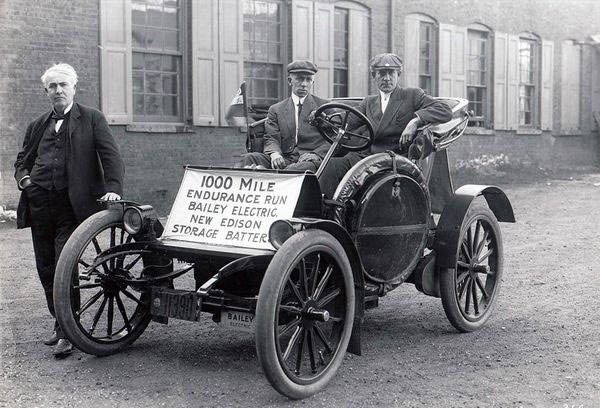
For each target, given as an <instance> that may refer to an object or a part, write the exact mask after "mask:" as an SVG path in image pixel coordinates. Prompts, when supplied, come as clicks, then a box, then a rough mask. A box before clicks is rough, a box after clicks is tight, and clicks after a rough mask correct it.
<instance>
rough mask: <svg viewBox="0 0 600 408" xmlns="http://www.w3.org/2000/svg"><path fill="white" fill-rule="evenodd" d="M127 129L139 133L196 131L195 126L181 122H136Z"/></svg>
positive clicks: (126, 129) (126, 128)
mask: <svg viewBox="0 0 600 408" xmlns="http://www.w3.org/2000/svg"><path fill="white" fill-rule="evenodd" d="M125 131H127V132H138V133H195V130H194V127H193V126H187V125H184V124H181V123H173V124H171V123H134V124H131V125H127V126H126V127H125Z"/></svg>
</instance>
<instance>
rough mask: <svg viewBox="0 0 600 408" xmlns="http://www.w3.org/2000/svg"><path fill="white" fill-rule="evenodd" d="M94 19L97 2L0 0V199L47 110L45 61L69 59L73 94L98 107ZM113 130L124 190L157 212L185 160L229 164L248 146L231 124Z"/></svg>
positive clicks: (7, 200)
mask: <svg viewBox="0 0 600 408" xmlns="http://www.w3.org/2000/svg"><path fill="white" fill-rule="evenodd" d="M98 24H99V22H98V2H97V1H90V0H73V1H63V0H54V1H49V0H43V1H39V0H2V3H0V39H1V40H2V41H0V55H1V56H2V58H0V71H1V72H2V75H0V115H1V116H0V205H4V206H10V207H14V206H16V204H17V201H18V197H19V191H18V190H17V188H16V186H15V181H14V178H13V172H14V168H13V163H14V161H15V158H16V155H17V152H18V151H19V149H20V147H21V143H22V140H23V136H24V133H25V129H26V127H27V124H28V123H29V122H31V121H32V120H33V119H35V118H36V117H38V116H39V115H40V114H42V113H44V112H45V111H48V110H49V109H51V105H50V102H49V101H48V99H47V98H46V95H45V93H44V89H43V86H42V84H41V81H40V79H39V78H40V76H41V75H42V73H43V72H44V71H45V70H46V69H47V68H48V67H49V66H51V65H52V64H53V63H56V62H67V63H69V64H71V65H73V67H74V68H75V69H76V71H77V73H78V75H79V83H78V84H77V94H76V96H75V100H76V101H77V102H80V103H82V104H85V105H89V106H93V107H96V108H98V107H99V106H100V96H99V92H100V90H99V86H100V82H99V66H100V62H99V49H98V41H99V32H98ZM190 72H191V70H190ZM111 129H112V131H113V134H114V136H115V139H116V140H117V143H118V144H119V147H120V149H121V153H122V155H123V159H124V160H125V163H126V179H125V186H124V196H125V197H126V198H128V199H131V200H136V201H141V202H147V203H151V204H153V205H155V206H156V208H157V209H158V211H159V213H160V214H161V215H166V214H167V212H168V211H169V209H170V205H171V203H172V202H173V199H174V197H175V194H176V192H177V188H178V187H179V183H180V181H181V177H182V175H183V169H182V166H183V165H184V164H196V165H229V164H232V163H233V161H235V160H236V158H239V156H240V155H241V154H242V153H243V152H244V151H245V148H244V143H245V139H244V138H245V134H241V133H239V132H238V131H237V130H235V129H232V128H210V127H202V128H195V129H194V128H192V129H191V130H190V131H189V132H186V133H146V132H131V131H126V127H125V126H112V127H111Z"/></svg>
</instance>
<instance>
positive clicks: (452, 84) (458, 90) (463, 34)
mask: <svg viewBox="0 0 600 408" xmlns="http://www.w3.org/2000/svg"><path fill="white" fill-rule="evenodd" d="M466 38H467V29H466V28H464V27H456V26H452V25H450V24H440V42H439V44H440V67H439V72H440V75H439V78H440V89H439V94H440V96H454V97H458V98H464V97H465V94H466V72H465V59H466V56H465V42H466Z"/></svg>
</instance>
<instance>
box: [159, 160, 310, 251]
mask: <svg viewBox="0 0 600 408" xmlns="http://www.w3.org/2000/svg"><path fill="white" fill-rule="evenodd" d="M304 177H305V176H304V174H283V173H272V172H258V171H254V172H249V171H239V170H238V171H235V170H216V169H211V170H200V169H194V168H187V169H186V170H185V174H184V176H183V180H182V182H181V186H180V187H179V192H178V193H177V197H176V198H175V203H174V204H173V208H172V209H171V213H170V215H169V219H168V220H167V224H166V225H165V230H164V232H163V234H162V238H163V239H173V240H180V241H190V242H198V243H203V244H212V245H224V246H236V247H243V248H254V249H273V246H272V245H271V243H270V242H269V228H270V227H271V224H272V223H273V222H274V221H276V220H278V219H285V218H290V217H292V216H293V214H294V209H295V208H296V204H297V202H298V197H299V195H300V190H301V189H302V183H303V181H304Z"/></svg>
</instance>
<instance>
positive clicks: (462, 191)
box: [433, 184, 515, 268]
mask: <svg viewBox="0 0 600 408" xmlns="http://www.w3.org/2000/svg"><path fill="white" fill-rule="evenodd" d="M481 195H483V197H484V198H485V200H486V202H487V204H488V206H489V207H490V210H492V212H493V213H494V215H495V216H496V218H497V219H498V221H500V222H515V215H514V212H513V208H512V205H511V203H510V201H509V199H508V197H507V196H506V194H505V193H504V191H502V189H500V188H499V187H496V186H490V185H478V184H466V185H464V186H462V187H460V188H459V189H457V190H456V191H455V192H454V195H453V196H452V197H451V198H450V200H449V201H448V203H447V204H446V206H445V207H444V211H443V212H442V215H441V216H440V220H439V222H438V224H437V228H436V232H435V238H434V242H433V249H434V250H435V252H436V264H437V266H438V268H454V267H455V266H456V256H457V251H456V248H457V246H458V239H459V237H460V229H461V226H462V223H463V220H464V218H465V216H466V215H467V212H468V211H469V208H471V204H472V203H473V200H475V198H476V197H478V196H481Z"/></svg>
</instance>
